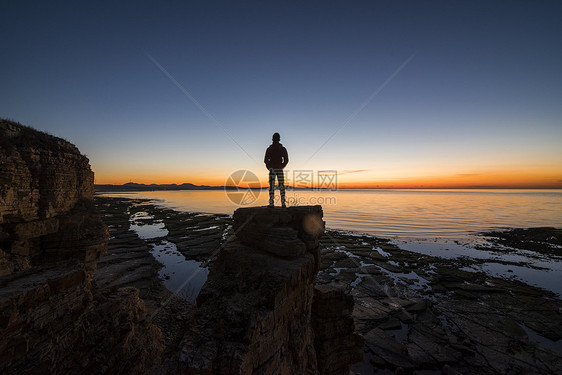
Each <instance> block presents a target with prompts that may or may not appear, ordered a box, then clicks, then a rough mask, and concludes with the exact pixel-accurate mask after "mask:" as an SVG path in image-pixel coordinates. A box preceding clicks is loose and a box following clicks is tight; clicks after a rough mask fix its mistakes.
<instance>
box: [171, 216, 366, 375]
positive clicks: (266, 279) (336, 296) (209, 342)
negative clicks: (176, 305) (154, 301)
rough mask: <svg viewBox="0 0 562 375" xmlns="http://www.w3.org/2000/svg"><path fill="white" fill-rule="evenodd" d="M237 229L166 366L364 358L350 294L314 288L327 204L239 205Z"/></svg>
mask: <svg viewBox="0 0 562 375" xmlns="http://www.w3.org/2000/svg"><path fill="white" fill-rule="evenodd" d="M233 228H234V231H235V234H236V237H237V239H236V240H234V241H232V242H230V243H229V244H227V245H226V246H225V247H224V248H223V249H222V250H221V252H220V254H219V257H218V258H217V261H216V263H215V265H214V268H213V269H212V270H211V273H210V275H209V278H208V280H207V283H206V284H205V286H204V287H203V289H202V291H201V293H200V294H199V297H198V299H197V304H198V318H197V319H196V321H195V322H194V324H193V326H192V327H191V330H190V332H189V333H188V334H187V335H186V336H185V338H184V340H183V342H182V345H181V353H180V354H179V355H178V358H177V361H176V362H175V363H170V364H169V367H168V370H167V371H168V372H170V373H186V374H224V375H226V374H271V375H274V374H279V375H281V374H344V373H345V371H346V370H347V372H349V365H350V364H351V363H353V362H356V361H358V360H360V359H361V358H362V342H361V341H360V339H358V338H357V337H356V336H355V335H354V334H353V331H354V327H353V320H351V317H350V314H351V310H352V308H353V299H352V298H351V297H349V296H345V294H344V293H343V292H341V291H339V292H338V291H335V290H330V291H324V289H322V288H321V289H319V290H317V291H315V287H314V283H315V279H316V274H317V272H318V268H317V264H318V261H319V251H318V250H319V248H318V246H319V245H318V238H319V237H320V236H321V235H322V234H323V232H324V222H323V221H322V208H321V207H320V206H305V207H291V208H288V209H282V208H268V207H250V208H242V209H238V210H237V211H236V212H235V213H234V225H233ZM356 344H358V345H356ZM331 357H336V358H335V359H334V358H331Z"/></svg>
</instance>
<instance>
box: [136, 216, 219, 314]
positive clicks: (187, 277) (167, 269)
mask: <svg viewBox="0 0 562 375" xmlns="http://www.w3.org/2000/svg"><path fill="white" fill-rule="evenodd" d="M153 219H154V217H153V216H152V215H150V214H148V213H147V212H144V211H140V212H137V213H135V214H133V215H131V216H130V225H129V227H130V229H131V230H134V231H135V232H136V233H137V235H138V236H139V237H140V238H142V239H145V240H147V239H149V240H153V239H158V238H161V240H160V241H159V242H157V243H150V244H149V246H150V247H151V250H150V254H152V256H153V257H154V259H156V260H157V261H158V262H159V263H161V264H162V268H161V269H160V271H159V272H158V276H159V277H160V279H161V280H162V282H163V283H164V285H165V286H166V288H168V290H170V291H172V292H174V293H176V294H177V295H178V296H180V297H182V298H183V299H185V300H187V301H189V302H191V303H195V301H196V299H197V296H198V295H199V292H200V291H201V288H202V287H203V284H205V281H207V276H208V275H209V269H208V268H207V267H202V263H201V262H197V261H194V260H187V259H186V258H185V256H184V255H183V254H182V253H180V252H179V251H178V250H177V248H176V245H175V244H174V243H172V242H169V241H166V240H164V239H163V238H164V237H165V236H167V235H168V230H167V229H166V228H164V223H162V222H161V221H157V220H155V221H153Z"/></svg>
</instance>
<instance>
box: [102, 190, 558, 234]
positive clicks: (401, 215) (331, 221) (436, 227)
mask: <svg viewBox="0 0 562 375" xmlns="http://www.w3.org/2000/svg"><path fill="white" fill-rule="evenodd" d="M104 195H109V196H126V197H134V198H145V199H155V200H158V202H159V204H161V205H163V206H166V207H170V208H173V209H176V210H180V211H190V212H205V213H226V214H232V213H233V212H234V210H236V209H237V208H239V207H247V206H260V205H266V204H267V203H268V192H267V191H259V190H245V189H243V190H240V191H239V192H235V191H226V192H225V191H223V190H213V191H197V190H195V191H153V192H135V193H110V194H104ZM278 200H279V192H277V191H276V204H277V205H279V201H278ZM287 202H288V204H289V205H309V204H311V205H314V204H321V205H322V207H323V210H324V220H325V221H326V226H327V227H328V228H330V229H339V230H345V231H354V232H358V233H366V234H372V235H376V236H381V237H386V238H393V239H397V240H419V241H432V240H462V239H466V238H468V237H470V236H474V235H475V234H477V233H479V232H483V231H488V230H494V229H505V228H527V227H537V226H553V227H562V190H410V189H404V190H338V191H310V190H295V191H287Z"/></svg>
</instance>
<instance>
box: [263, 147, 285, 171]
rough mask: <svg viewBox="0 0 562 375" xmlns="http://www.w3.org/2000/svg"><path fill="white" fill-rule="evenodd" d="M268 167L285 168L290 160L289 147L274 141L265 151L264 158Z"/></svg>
mask: <svg viewBox="0 0 562 375" xmlns="http://www.w3.org/2000/svg"><path fill="white" fill-rule="evenodd" d="M263 162H264V163H265V166H266V167H267V169H283V168H285V166H286V165H287V163H288V162H289V155H288V154H287V149H286V148H285V147H283V145H282V144H281V143H279V142H276V141H273V143H272V144H271V145H270V146H269V147H268V148H267V150H266V151H265V158H264V159H263Z"/></svg>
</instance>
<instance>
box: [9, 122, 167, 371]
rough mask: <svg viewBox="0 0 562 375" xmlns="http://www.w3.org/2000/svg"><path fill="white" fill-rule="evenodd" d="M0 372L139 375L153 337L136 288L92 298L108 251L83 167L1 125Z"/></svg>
mask: <svg viewBox="0 0 562 375" xmlns="http://www.w3.org/2000/svg"><path fill="white" fill-rule="evenodd" d="M0 171H1V174H0V182H1V185H0V372H1V373H14V374H15V373H18V374H19V373H28V372H30V373H39V372H50V373H92V372H99V373H106V372H112V373H120V372H121V373H125V372H127V373H129V372H132V373H140V372H143V371H144V370H146V369H147V368H148V367H150V366H152V365H153V364H155V363H157V362H158V361H159V353H161V352H162V344H161V334H160V331H159V330H158V329H157V328H155V327H154V326H153V325H152V324H151V322H150V317H149V315H148V313H147V311H146V308H145V307H144V303H143V301H142V300H141V299H140V298H139V296H138V290H136V289H135V288H122V289H119V290H114V291H106V290H97V289H96V288H95V285H94V284H93V283H92V282H91V274H92V272H93V271H94V270H95V268H96V264H97V262H98V261H99V259H100V257H101V256H102V255H103V254H104V253H105V252H106V250H107V239H108V232H107V227H106V226H105V225H104V224H103V222H102V221H101V219H100V217H99V215H98V214H97V212H96V210H95V208H94V206H93V203H92V197H93V172H92V171H91V169H90V166H89V162H88V159H87V158H86V157H84V156H83V155H81V154H80V152H79V151H78V149H77V148H76V147H75V146H73V145H72V144H70V143H69V142H67V141H65V140H63V139H60V138H56V137H53V136H50V135H48V134H45V133H41V132H37V131H35V130H33V129H31V128H28V127H25V126H22V125H20V124H17V123H14V122H9V121H5V120H0Z"/></svg>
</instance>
